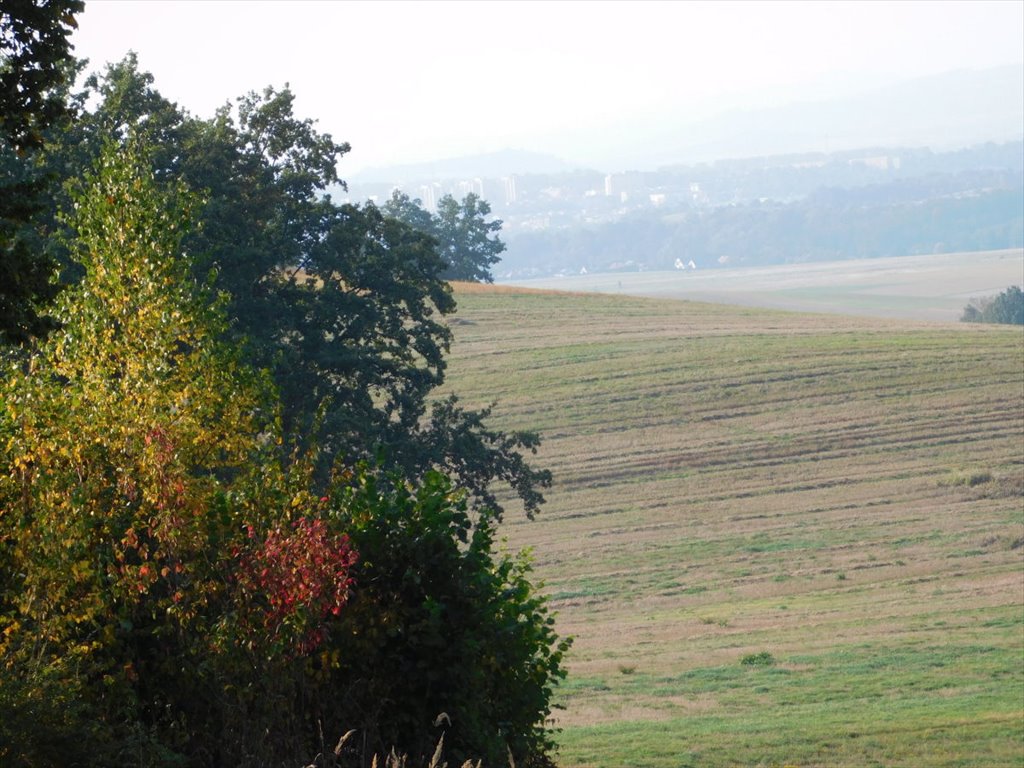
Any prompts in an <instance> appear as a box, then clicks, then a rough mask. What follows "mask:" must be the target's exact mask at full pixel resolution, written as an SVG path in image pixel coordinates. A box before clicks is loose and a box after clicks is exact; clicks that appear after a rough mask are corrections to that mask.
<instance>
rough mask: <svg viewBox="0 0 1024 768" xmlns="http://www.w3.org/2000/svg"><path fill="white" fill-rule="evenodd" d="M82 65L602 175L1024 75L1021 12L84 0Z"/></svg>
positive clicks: (199, 109) (370, 157)
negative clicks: (859, 94)
mask: <svg viewBox="0 0 1024 768" xmlns="http://www.w3.org/2000/svg"><path fill="white" fill-rule="evenodd" d="M73 42H74V44H75V53H76V54H77V55H78V56H80V57H86V58H88V59H90V61H91V63H92V66H93V67H94V68H95V67H99V66H101V65H102V64H103V63H105V62H108V61H116V60H118V59H120V58H121V57H122V56H124V54H125V53H126V52H127V51H128V50H129V49H131V50H134V51H136V52H137V53H138V55H139V60H140V64H141V66H142V67H143V68H144V69H146V70H148V71H150V72H152V73H153V74H154V76H155V78H156V86H157V88H158V89H159V90H160V91H161V93H163V94H164V95H165V96H166V97H168V98H170V99H171V100H173V101H176V102H178V103H179V104H181V105H182V106H184V107H186V108H187V109H189V110H190V111H192V112H193V113H195V114H198V115H201V116H208V115H210V114H211V113H212V112H213V110H214V109H215V108H216V107H217V106H219V105H221V104H223V103H225V102H226V101H229V100H233V99H234V97H236V96H238V95H240V94H241V93H244V92H246V91H249V90H254V89H261V88H263V87H264V86H266V85H271V84H272V85H276V86H281V85H283V84H284V83H286V82H287V83H290V84H291V87H292V90H293V91H294V92H295V94H296V105H297V111H298V112H299V114H300V116H302V117H312V118H315V119H317V120H318V121H319V127H320V128H321V129H322V130H324V131H326V132H329V133H331V134H332V135H333V136H334V138H335V139H338V140H345V141H349V142H350V143H351V144H352V146H353V151H352V152H351V153H350V154H349V155H348V156H347V157H346V159H345V160H344V161H343V166H342V168H341V172H342V176H345V175H348V174H352V173H353V172H355V171H358V170H359V169H361V168H363V167H368V166H380V165H389V164H394V163H400V162H412V161H419V160H432V159H438V158H443V157H451V156H457V155H463V154H471V153H476V152H487V151H493V150H498V149H503V148H506V147H515V148H520V149H529V150H534V151H544V152H552V153H555V154H559V155H561V156H563V157H566V158H567V159H570V160H574V161H580V162H586V163H591V164H598V165H602V164H603V165H605V166H606V167H607V163H608V162H609V161H608V158H610V157H612V156H613V155H614V151H615V149H614V148H615V146H616V144H617V143H621V142H622V141H623V140H624V137H623V136H622V135H620V131H621V126H623V125H625V124H628V123H630V122H633V121H635V120H637V119H651V120H656V119H665V116H666V115H672V116H673V117H675V118H682V119H688V118H689V119H696V118H699V117H702V116H706V115H709V114H711V113H713V112H715V111H717V110H720V109H724V108H736V107H747V106H749V107H756V106H763V105H768V104H773V103H783V102H786V101H790V100H792V99H795V98H821V97H824V96H826V95H829V94H835V93H839V92H841V91H849V90H855V89H857V88H861V87H870V86H872V85H876V84H880V83H883V82H887V81H892V80H899V79H908V78H912V77H916V76H920V75H927V74H934V73H939V72H945V71H948V70H952V69H960V68H985V67H991V66H997V65H1003V64H1016V63H1019V62H1021V61H1022V60H1024V2H1021V1H1020V0H1005V1H1002V2H981V1H979V0H974V1H973V2H965V3H962V2H923V1H921V0H916V1H914V2H849V3H847V2H809V1H806V0H805V1H802V2H787V3H773V2H763V1H761V2H753V3H746V2H713V3H702V2H664V1H662V2H651V3H645V2H637V1H636V0H634V1H633V2H629V3H624V2H592V1H587V0H575V1H574V2H523V1H522V0H517V1H515V2H497V1H495V0H485V1H483V2H464V1H460V2H422V1H417V2H396V1H392V2H327V1H325V0H322V1H320V2H299V1H297V0H292V1H290V2H270V1H269V0H265V1H264V2H249V1H246V0H233V1H231V2H213V1H211V0H205V1H204V2H196V1H194V0H193V1H185V2H183V1H181V0H140V1H138V2H133V1H131V0H116V1H111V0H87V3H86V10H85V12H84V14H82V16H81V17H80V18H79V30H78V31H77V33H76V34H75V36H74V38H73Z"/></svg>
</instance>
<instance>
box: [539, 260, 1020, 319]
mask: <svg viewBox="0 0 1024 768" xmlns="http://www.w3.org/2000/svg"><path fill="white" fill-rule="evenodd" d="M1022 280H1024V250H1021V249H1019V248H1017V249H1013V250H1006V251H985V252H981V253H952V254H941V255H932V256H903V257H899V258H886V259H870V260H859V261H856V260H850V261H832V262H813V263H809V264H784V265H778V266H770V267H757V268H753V267H751V268H745V269H703V270H696V271H692V270H691V271H685V272H679V271H675V272H626V273H619V274H595V275H576V276H573V277H563V278H545V279H543V280H529V281H525V282H522V283H521V285H526V286H532V287H537V288H557V289H559V290H568V291H590V292H599V293H617V294H626V295H632V296H657V297H664V298H675V299H691V300H695V301H713V302H722V303H727V304H742V305H748V306H755V307H768V308H774V309H779V308H782V309H796V310H800V311H805V312H837V313H841V314H852V315H868V316H875V317H893V318H896V317H899V318H909V319H916V320H935V321H948V322H953V321H956V320H958V319H959V318H960V315H961V313H962V312H963V308H964V305H965V304H967V301H968V300H969V299H971V298H976V297H982V296H992V295H995V294H997V293H999V292H1001V291H1004V290H1006V288H1007V287H1008V286H1010V285H1020V284H1021V281H1022Z"/></svg>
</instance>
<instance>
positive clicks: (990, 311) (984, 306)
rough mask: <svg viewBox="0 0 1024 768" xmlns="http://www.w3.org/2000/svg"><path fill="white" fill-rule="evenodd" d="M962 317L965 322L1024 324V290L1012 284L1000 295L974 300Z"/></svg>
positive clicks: (965, 308)
mask: <svg viewBox="0 0 1024 768" xmlns="http://www.w3.org/2000/svg"><path fill="white" fill-rule="evenodd" d="M960 319H961V320H962V321H963V322H965V323H1000V324H1005V325H1024V291H1021V289H1020V287H1019V286H1016V285H1011V286H1010V287H1009V288H1007V289H1006V290H1005V291H1003V292H1002V293H1000V294H999V295H998V296H993V297H990V298H987V299H980V300H977V301H972V302H971V303H970V304H968V305H967V306H966V307H964V313H963V316H962V317H961V318H960Z"/></svg>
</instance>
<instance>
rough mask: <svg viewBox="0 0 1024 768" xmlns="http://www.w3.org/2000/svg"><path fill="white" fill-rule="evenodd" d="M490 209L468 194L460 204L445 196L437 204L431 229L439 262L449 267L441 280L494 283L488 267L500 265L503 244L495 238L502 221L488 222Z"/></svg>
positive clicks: (484, 202) (472, 194)
mask: <svg viewBox="0 0 1024 768" xmlns="http://www.w3.org/2000/svg"><path fill="white" fill-rule="evenodd" d="M490 213H491V206H490V204H489V203H488V202H487V201H486V200H481V199H480V197H479V196H478V195H476V194H475V193H473V192H470V193H469V194H468V195H466V196H465V197H464V198H463V199H462V202H461V203H460V202H459V201H458V200H456V199H455V198H454V197H452V196H451V195H445V196H444V197H442V198H441V200H440V201H439V202H438V204H437V216H436V217H435V222H434V228H435V232H436V235H437V239H438V242H439V243H440V245H441V258H443V259H444V260H445V261H446V262H447V263H448V268H447V269H446V270H445V272H444V274H443V275H442V277H444V278H445V279H446V280H469V281H471V282H485V283H493V282H494V277H493V276H492V275H491V267H492V266H493V265H495V264H497V263H498V262H499V261H501V258H500V257H499V256H498V254H499V253H501V252H502V251H504V250H505V244H504V243H503V242H501V240H500V239H499V238H498V234H497V233H498V232H500V231H501V221H487V217H488V216H489V215H490ZM492 235H493V237H492Z"/></svg>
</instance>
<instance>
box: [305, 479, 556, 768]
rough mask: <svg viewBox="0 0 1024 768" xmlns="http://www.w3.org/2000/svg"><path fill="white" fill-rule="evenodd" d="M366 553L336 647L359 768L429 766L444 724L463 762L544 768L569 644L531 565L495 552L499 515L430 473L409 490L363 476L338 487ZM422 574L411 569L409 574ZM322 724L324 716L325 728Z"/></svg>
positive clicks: (335, 721)
mask: <svg viewBox="0 0 1024 768" xmlns="http://www.w3.org/2000/svg"><path fill="white" fill-rule="evenodd" d="M334 495H335V498H336V499H337V502H336V503H334V505H333V506H334V508H336V509H338V510H339V514H341V515H342V516H343V517H344V519H345V520H346V522H347V525H346V530H348V531H349V533H350V534H351V536H352V541H353V544H354V546H355V547H356V548H357V549H358V551H359V553H360V558H361V559H360V562H359V564H358V565H357V566H356V568H355V571H354V576H355V579H356V583H357V584H358V585H359V586H358V587H357V588H356V589H355V590H354V592H353V596H352V601H351V603H350V604H349V605H348V606H346V610H345V612H344V613H343V614H342V615H341V617H340V618H339V622H338V625H337V626H336V627H335V631H334V632H333V633H332V635H331V640H330V641H329V642H328V647H329V648H330V649H331V652H332V654H333V655H332V659H333V662H332V669H331V671H330V674H331V679H332V681H333V684H332V685H331V687H330V690H332V691H343V692H344V695H343V696H340V697H337V698H336V699H335V701H334V703H333V706H332V707H325V713H329V717H330V718H331V719H330V722H331V724H332V726H333V727H334V728H335V729H336V730H342V729H346V728H350V727H351V728H357V729H359V732H360V734H361V736H362V738H363V744H364V750H366V753H364V754H363V755H362V756H361V757H362V760H363V763H364V764H366V763H368V762H369V757H370V754H369V753H372V752H377V753H386V752H387V750H388V749H390V748H391V747H392V746H397V747H398V748H399V749H401V750H402V751H403V752H406V753H408V754H409V756H410V758H411V762H412V764H425V763H426V761H427V759H429V757H430V754H431V752H432V751H433V749H434V745H435V744H436V742H437V740H438V737H439V735H440V733H441V732H442V729H441V727H439V725H440V724H438V726H435V725H433V724H434V722H435V719H436V718H437V716H438V714H439V713H442V712H443V713H445V714H446V715H447V722H446V723H445V724H444V726H443V730H444V735H445V754H446V757H447V758H448V759H449V760H452V761H454V763H455V764H461V762H462V761H463V760H467V759H474V760H478V759H482V760H483V761H484V763H485V764H487V765H506V764H508V762H509V761H508V755H509V754H511V755H512V757H513V759H514V760H515V764H516V765H520V766H545V765H550V764H551V762H550V752H551V750H552V748H553V744H552V742H551V735H550V733H549V732H548V730H547V726H546V725H545V722H546V719H547V717H548V716H549V714H550V711H551V695H552V689H553V687H554V685H555V684H557V683H558V682H559V681H560V680H561V679H562V678H563V677H564V676H565V672H564V670H563V668H562V660H563V657H564V654H565V652H566V651H567V650H568V648H569V642H568V641H566V640H561V639H559V638H558V636H557V634H556V633H555V631H554V619H553V617H552V616H551V615H550V614H549V612H548V609H547V604H546V600H545V599H544V598H542V597H540V596H539V595H538V594H537V593H536V590H535V589H534V587H533V586H532V585H531V584H530V582H529V574H530V565H529V560H528V559H527V558H525V557H523V556H518V557H514V556H510V555H498V554H495V552H494V549H495V537H496V522H497V521H496V519H495V518H494V516H493V515H489V514H483V515H478V516H476V517H474V516H472V515H470V514H469V509H468V505H467V499H466V496H465V494H464V493H463V492H461V491H459V490H458V489H456V488H454V487H453V486H452V485H451V482H450V480H448V478H446V477H444V476H443V475H441V474H439V473H436V472H429V473H428V474H427V475H426V476H425V477H424V478H423V480H422V482H421V483H419V484H418V485H417V487H415V488H410V487H407V486H403V485H398V486H397V490H395V485H394V484H382V483H380V482H379V481H378V480H377V479H375V478H373V477H372V476H365V475H363V476H356V477H355V478H354V479H353V481H352V482H348V483H344V484H340V485H339V486H338V487H337V488H336V489H335V491H334ZM412 564H415V567H411V566H412ZM326 722H328V721H327V720H325V723H326Z"/></svg>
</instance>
